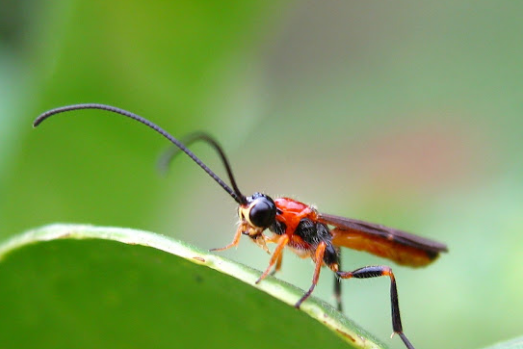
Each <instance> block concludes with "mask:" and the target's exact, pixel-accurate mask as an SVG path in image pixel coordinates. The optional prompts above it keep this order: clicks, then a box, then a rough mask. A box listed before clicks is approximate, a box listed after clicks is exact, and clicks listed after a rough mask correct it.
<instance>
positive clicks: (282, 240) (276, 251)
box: [256, 235, 289, 283]
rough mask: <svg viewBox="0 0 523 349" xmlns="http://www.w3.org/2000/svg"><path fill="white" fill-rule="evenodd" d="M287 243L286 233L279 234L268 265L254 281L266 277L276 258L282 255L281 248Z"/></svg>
mask: <svg viewBox="0 0 523 349" xmlns="http://www.w3.org/2000/svg"><path fill="white" fill-rule="evenodd" d="M288 243H289V236H288V235H281V236H279V239H278V246H276V248H275V249H274V253H273V254H272V256H271V260H270V262H269V266H268V267H267V269H265V271H264V272H263V274H262V275H261V276H260V277H259V278H258V280H256V283H259V282H260V281H262V280H263V279H265V277H267V275H269V273H270V272H271V269H272V267H274V265H275V264H276V263H277V262H278V260H279V259H281V256H282V253H283V249H284V248H285V246H287V244H288Z"/></svg>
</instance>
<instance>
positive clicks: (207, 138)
mask: <svg viewBox="0 0 523 349" xmlns="http://www.w3.org/2000/svg"><path fill="white" fill-rule="evenodd" d="M196 141H204V142H207V143H208V144H209V145H210V146H211V147H212V148H213V149H214V150H216V152H217V153H218V155H219V156H220V159H221V160H222V163H223V165H224V166H225V170H226V171H227V175H228V176H229V179H230V181H231V185H232V188H233V189H234V192H235V193H236V194H238V193H240V189H239V188H238V185H237V184H236V180H235V179H234V175H233V173H232V168H231V165H230V163H229V160H228V159H227V156H226V155H225V152H224V151H223V148H222V147H221V146H220V144H219V143H218V141H217V140H216V139H214V138H213V137H212V136H211V135H209V134H208V133H205V132H194V133H191V134H189V135H188V136H186V137H184V138H183V139H182V142H183V144H185V145H186V146H190V145H191V144H192V143H194V142H196ZM180 150H181V148H179V147H170V148H169V149H167V150H166V151H165V152H164V153H163V154H162V155H161V157H160V159H158V169H159V170H160V171H162V172H165V171H166V170H167V168H168V167H169V164H170V162H171V161H172V160H173V159H174V157H175V156H176V155H178V154H179V153H180Z"/></svg>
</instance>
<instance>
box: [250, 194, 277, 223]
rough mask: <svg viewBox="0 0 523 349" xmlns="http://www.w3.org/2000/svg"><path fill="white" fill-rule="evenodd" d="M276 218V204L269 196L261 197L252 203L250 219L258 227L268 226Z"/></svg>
mask: <svg viewBox="0 0 523 349" xmlns="http://www.w3.org/2000/svg"><path fill="white" fill-rule="evenodd" d="M275 219H276V205H275V204H274V201H272V199H271V198H269V197H260V198H258V199H256V200H254V202H253V203H252V206H251V209H250V210H249V221H250V222H251V224H253V225H254V226H256V227H259V228H268V227H270V226H271V225H272V224H273V223H274V221H275Z"/></svg>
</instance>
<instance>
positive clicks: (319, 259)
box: [294, 241, 327, 309]
mask: <svg viewBox="0 0 523 349" xmlns="http://www.w3.org/2000/svg"><path fill="white" fill-rule="evenodd" d="M326 247H327V244H326V243H325V242H323V241H322V242H320V243H319V244H318V247H317V248H316V251H315V252H314V262H315V263H316V266H315V267H314V274H313V275H312V285H311V287H310V288H309V290H308V291H307V292H305V294H304V295H303V296H302V297H301V298H300V299H299V300H298V302H296V304H295V305H294V307H296V308H298V309H299V308H300V305H301V303H303V301H305V300H306V299H307V298H309V296H310V295H311V294H312V291H314V288H315V287H316V285H317V284H318V279H319V278H320V271H321V267H322V265H323V256H324V255H325V248H326Z"/></svg>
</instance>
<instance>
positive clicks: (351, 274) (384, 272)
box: [336, 265, 414, 349]
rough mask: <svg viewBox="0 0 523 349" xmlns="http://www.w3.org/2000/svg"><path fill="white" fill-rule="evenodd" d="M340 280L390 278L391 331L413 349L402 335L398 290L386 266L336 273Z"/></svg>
mask: <svg viewBox="0 0 523 349" xmlns="http://www.w3.org/2000/svg"><path fill="white" fill-rule="evenodd" d="M336 275H338V276H339V277H340V278H342V279H350V278H357V279H367V278H375V277H380V276H388V277H389V278H390V303H391V313H392V329H393V331H394V333H397V334H398V335H399V336H400V338H401V340H402V341H403V343H405V346H406V347H407V348H408V349H414V346H413V345H412V344H411V343H410V341H409V340H408V338H407V336H405V334H404V333H403V326H402V324H401V316H400V307H399V302H398V288H397V286H396V279H395V278H394V274H393V273H392V269H391V268H390V267H387V266H383V265H378V266H370V267H363V268H359V269H356V270H354V271H338V272H337V273H336Z"/></svg>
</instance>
